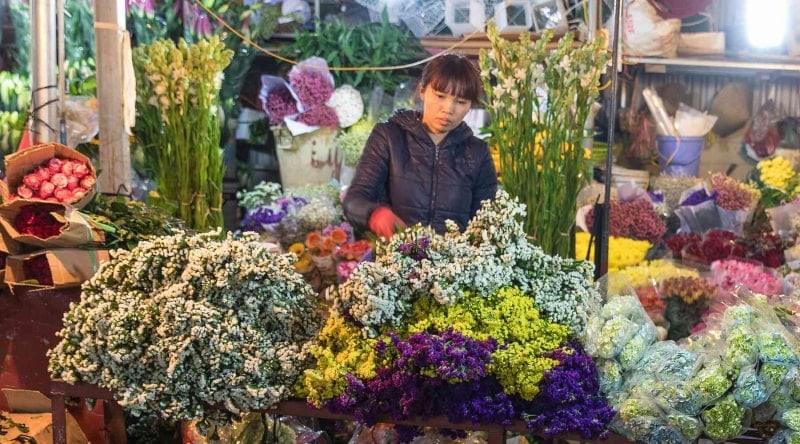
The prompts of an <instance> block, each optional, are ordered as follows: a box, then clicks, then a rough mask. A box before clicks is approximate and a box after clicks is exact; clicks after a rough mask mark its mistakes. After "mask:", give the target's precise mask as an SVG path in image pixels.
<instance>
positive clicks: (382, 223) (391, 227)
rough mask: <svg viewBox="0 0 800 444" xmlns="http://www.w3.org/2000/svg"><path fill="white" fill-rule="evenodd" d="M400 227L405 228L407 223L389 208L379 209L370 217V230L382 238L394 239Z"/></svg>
mask: <svg viewBox="0 0 800 444" xmlns="http://www.w3.org/2000/svg"><path fill="white" fill-rule="evenodd" d="M398 227H399V228H405V227H406V223H405V222H403V219H400V218H399V217H397V215H396V214H394V212H392V210H391V209H390V208H389V207H378V208H376V209H375V211H373V212H372V214H371V215H370V216H369V229H370V230H371V231H372V232H373V233H375V234H377V235H378V236H380V237H383V238H386V239H388V238H390V237H392V235H393V234H394V233H395V230H396V229H397V228H398Z"/></svg>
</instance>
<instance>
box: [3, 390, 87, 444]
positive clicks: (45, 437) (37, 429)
mask: <svg viewBox="0 0 800 444" xmlns="http://www.w3.org/2000/svg"><path fill="white" fill-rule="evenodd" d="M3 396H4V397H5V398H6V403H7V404H8V406H9V410H10V412H8V413H5V412H4V413H3V415H5V416H6V417H8V418H10V419H11V420H12V421H14V422H15V423H17V424H23V425H25V426H26V427H27V428H28V431H27V432H22V431H20V430H19V429H17V428H15V427H10V428H9V429H8V430H7V431H8V433H7V434H6V435H3V436H0V443H18V442H28V441H21V440H17V438H18V437H20V435H23V436H27V437H30V438H33V439H34V440H35V441H33V442H38V443H50V442H53V419H52V416H53V415H52V414H51V408H52V407H51V404H50V399H49V398H47V397H46V396H44V395H43V394H42V393H40V392H37V391H35V390H15V389H3ZM88 442H89V440H88V439H87V438H86V435H85V434H84V433H83V430H81V428H80V426H79V425H78V422H77V421H76V420H75V418H74V417H73V416H72V415H71V414H70V413H69V412H67V444H85V443H88Z"/></svg>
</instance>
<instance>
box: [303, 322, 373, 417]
mask: <svg viewBox="0 0 800 444" xmlns="http://www.w3.org/2000/svg"><path fill="white" fill-rule="evenodd" d="M377 341H378V340H377V339H368V338H364V337H363V336H362V335H361V331H360V330H359V329H358V328H357V327H355V326H354V325H352V324H350V323H348V322H346V321H345V320H344V319H342V318H341V317H338V316H331V317H329V318H328V321H327V323H326V324H325V327H323V328H322V330H321V331H320V333H319V339H318V340H317V342H316V343H315V344H314V345H312V346H311V354H312V355H313V356H314V358H316V363H317V365H316V368H311V369H307V370H305V371H304V372H303V376H302V377H301V378H300V383H299V384H298V386H296V387H295V393H296V394H297V395H298V396H304V397H306V398H307V399H308V402H310V403H312V404H314V405H315V406H317V407H321V406H322V403H323V402H325V401H327V400H330V399H333V398H334V397H336V396H337V395H339V394H340V393H342V391H344V389H345V388H346V387H347V379H345V376H346V375H347V374H348V373H349V374H352V375H355V376H356V377H358V378H359V379H361V380H366V379H370V378H373V377H375V352H374V347H375V344H376V343H377Z"/></svg>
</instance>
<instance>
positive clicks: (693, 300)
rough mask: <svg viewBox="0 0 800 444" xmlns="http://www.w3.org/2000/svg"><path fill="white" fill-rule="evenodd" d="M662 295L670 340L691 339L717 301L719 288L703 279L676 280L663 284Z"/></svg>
mask: <svg viewBox="0 0 800 444" xmlns="http://www.w3.org/2000/svg"><path fill="white" fill-rule="evenodd" d="M659 291H660V293H661V295H662V297H663V298H664V301H665V307H664V318H665V320H666V322H667V325H668V329H667V339H672V340H678V339H681V338H685V337H687V336H689V332H690V331H692V328H693V327H694V326H695V325H697V324H698V323H700V321H701V320H702V316H703V314H704V313H705V312H706V310H707V309H708V306H709V304H710V303H711V302H713V301H714V299H715V298H716V297H717V292H718V288H717V286H716V285H715V284H714V283H712V282H709V281H708V280H706V279H703V278H700V277H673V278H669V279H665V280H664V281H663V282H661V285H660V287H659Z"/></svg>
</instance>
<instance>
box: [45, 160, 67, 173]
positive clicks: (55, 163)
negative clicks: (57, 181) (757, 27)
mask: <svg viewBox="0 0 800 444" xmlns="http://www.w3.org/2000/svg"><path fill="white" fill-rule="evenodd" d="M63 164H64V161H63V160H61V159H59V158H58V157H53V158H52V159H50V160H48V161H47V169H48V170H50V173H52V174H55V173H60V172H61V166H62V165H63Z"/></svg>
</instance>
